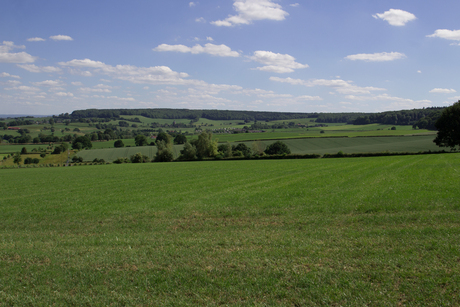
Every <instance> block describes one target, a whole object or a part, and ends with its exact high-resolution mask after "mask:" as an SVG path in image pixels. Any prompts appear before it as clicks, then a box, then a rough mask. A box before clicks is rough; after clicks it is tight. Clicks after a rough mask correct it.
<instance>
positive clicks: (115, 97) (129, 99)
mask: <svg viewBox="0 0 460 307" xmlns="http://www.w3.org/2000/svg"><path fill="white" fill-rule="evenodd" d="M107 99H115V100H120V101H136V99H134V98H132V97H129V98H124V97H118V96H109V97H107Z"/></svg>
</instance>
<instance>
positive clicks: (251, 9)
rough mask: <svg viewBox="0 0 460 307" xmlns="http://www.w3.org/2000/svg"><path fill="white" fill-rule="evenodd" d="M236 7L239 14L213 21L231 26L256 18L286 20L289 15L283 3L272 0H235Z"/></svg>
mask: <svg viewBox="0 0 460 307" xmlns="http://www.w3.org/2000/svg"><path fill="white" fill-rule="evenodd" d="M234 1H235V2H234V3H233V6H234V9H235V10H236V11H237V12H238V15H233V16H230V15H229V17H228V18H226V19H224V20H217V21H212V22H211V24H213V25H216V26H224V27H231V26H235V25H240V24H250V23H252V21H254V20H264V19H267V20H277V21H280V20H284V19H285V18H286V16H287V15H289V14H288V13H287V12H286V11H283V9H282V7H281V5H279V4H277V3H273V2H272V1H271V0H234Z"/></svg>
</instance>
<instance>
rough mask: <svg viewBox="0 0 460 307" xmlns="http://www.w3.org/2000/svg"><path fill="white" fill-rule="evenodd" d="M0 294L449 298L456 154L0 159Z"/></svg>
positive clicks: (455, 230)
mask: <svg viewBox="0 0 460 307" xmlns="http://www.w3.org/2000/svg"><path fill="white" fill-rule="evenodd" d="M0 184H1V187H2V189H1V193H0V216H1V223H0V306H13V305H14V306H16V305H17V306H24V305H32V306H50V305H66V306H72V305H73V306H81V305H87V306H99V305H115V306H119V305H129V306H133V305H136V306H145V305H157V306H158V305H161V306H165V305H166V306H192V305H201V306H217V305H231V306H267V305H269V306H274V305H283V306H339V305H340V306H397V305H406V306H458V305H459V304H460V297H459V292H460V227H459V226H460V202H459V201H458V200H459V197H460V190H459V189H458V187H459V186H460V155H459V154H458V153H456V154H437V155H422V156H393V157H375V158H353V159H314V160H272V161H209V162H184V163H149V164H122V165H99V166H81V167H68V168H36V169H35V168H33V169H6V170H1V176H0Z"/></svg>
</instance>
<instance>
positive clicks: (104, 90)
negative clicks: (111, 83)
mask: <svg viewBox="0 0 460 307" xmlns="http://www.w3.org/2000/svg"><path fill="white" fill-rule="evenodd" d="M80 91H82V92H84V93H111V92H112V91H111V90H110V89H108V88H90V87H81V88H80Z"/></svg>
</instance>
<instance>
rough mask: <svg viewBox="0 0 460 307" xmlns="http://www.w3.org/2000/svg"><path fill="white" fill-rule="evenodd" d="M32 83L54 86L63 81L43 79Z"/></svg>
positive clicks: (62, 83)
mask: <svg viewBox="0 0 460 307" xmlns="http://www.w3.org/2000/svg"><path fill="white" fill-rule="evenodd" d="M32 84H33V85H35V86H53V87H56V86H63V85H64V82H62V81H60V80H45V81H41V82H32Z"/></svg>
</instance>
